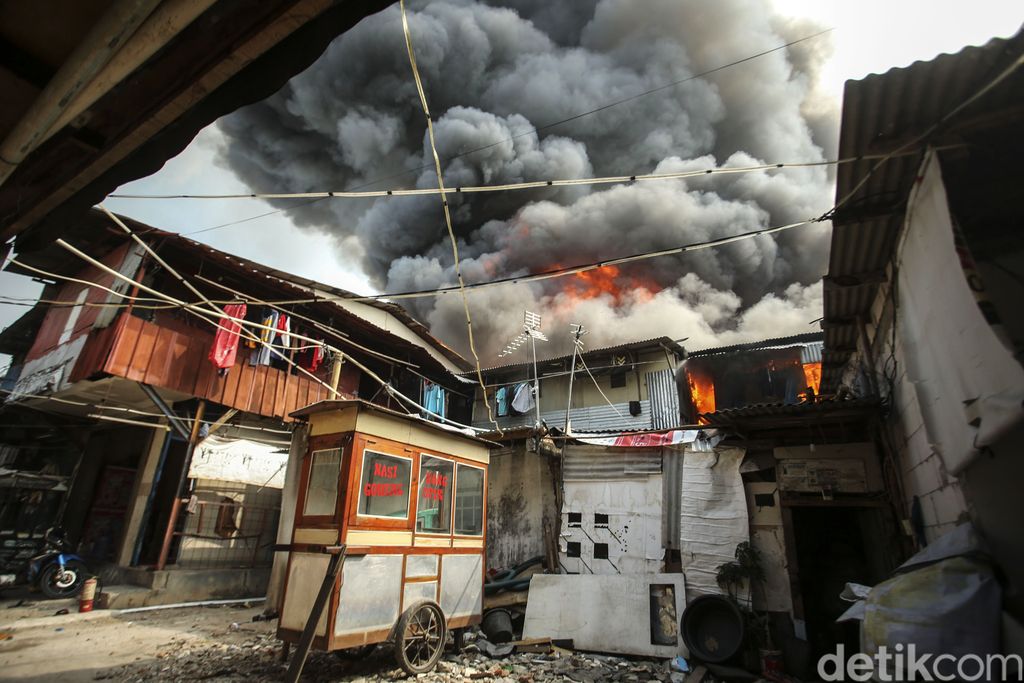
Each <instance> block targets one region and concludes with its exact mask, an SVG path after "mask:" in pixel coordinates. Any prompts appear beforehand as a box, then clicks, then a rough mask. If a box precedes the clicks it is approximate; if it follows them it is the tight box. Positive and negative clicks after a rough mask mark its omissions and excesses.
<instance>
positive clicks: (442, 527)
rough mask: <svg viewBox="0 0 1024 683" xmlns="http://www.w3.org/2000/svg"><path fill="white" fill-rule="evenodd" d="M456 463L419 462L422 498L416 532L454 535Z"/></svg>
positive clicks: (417, 512)
mask: <svg viewBox="0 0 1024 683" xmlns="http://www.w3.org/2000/svg"><path fill="white" fill-rule="evenodd" d="M454 468H455V463H453V462H451V461H450V460H442V459H441V458H432V457H430V456H429V455H424V456H423V457H422V459H421V460H420V488H419V491H420V495H419V501H418V502H417V504H416V531H423V532H426V533H428V534H449V533H451V531H452V519H451V516H452V474H454Z"/></svg>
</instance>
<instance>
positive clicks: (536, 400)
mask: <svg viewBox="0 0 1024 683" xmlns="http://www.w3.org/2000/svg"><path fill="white" fill-rule="evenodd" d="M530 348H531V349H532V350H533V404H534V407H535V408H536V409H537V422H536V424H535V425H534V427H535V428H536V429H540V377H538V376H537V340H536V339H535V338H534V336H533V335H532V334H531V335H530Z"/></svg>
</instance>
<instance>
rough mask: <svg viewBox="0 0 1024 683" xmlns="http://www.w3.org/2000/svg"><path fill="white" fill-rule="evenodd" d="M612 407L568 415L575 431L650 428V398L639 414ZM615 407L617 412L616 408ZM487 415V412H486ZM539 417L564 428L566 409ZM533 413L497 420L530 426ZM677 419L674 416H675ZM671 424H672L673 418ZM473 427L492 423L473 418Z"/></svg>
mask: <svg viewBox="0 0 1024 683" xmlns="http://www.w3.org/2000/svg"><path fill="white" fill-rule="evenodd" d="M613 405H614V406H615V407H614V408H612V406H610V405H608V404H607V403H605V404H602V405H599V406H588V407H586V408H573V409H572V410H571V411H570V412H569V419H570V421H571V422H572V428H573V430H574V431H613V430H623V431H627V430H631V429H651V427H652V422H651V402H650V401H640V414H639V415H637V416H636V417H634V416H632V415H630V414H629V403H615V404H613ZM616 411H618V412H616ZM485 417H486V415H485ZM540 418H541V419H542V420H543V421H544V422H545V423H546V424H547V426H548V427H558V428H559V429H564V428H565V411H564V410H549V411H546V412H543V413H541V414H540ZM534 419H535V418H534V414H533V413H529V414H527V415H514V416H510V417H500V418H498V424H499V425H501V428H502V429H513V428H515V427H532V426H533V422H534ZM676 421H677V420H676ZM676 421H673V423H672V424H671V425H670V426H675V422H676ZM473 426H474V427H480V428H482V429H487V428H488V427H490V426H491V423H490V422H488V421H487V420H486V419H484V420H475V421H474V422H473Z"/></svg>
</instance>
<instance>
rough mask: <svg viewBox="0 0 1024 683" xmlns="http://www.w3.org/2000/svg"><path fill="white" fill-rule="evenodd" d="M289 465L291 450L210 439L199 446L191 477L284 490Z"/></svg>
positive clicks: (193, 460)
mask: <svg viewBox="0 0 1024 683" xmlns="http://www.w3.org/2000/svg"><path fill="white" fill-rule="evenodd" d="M287 463H288V449H287V448H283V449H282V448H280V447H278V446H268V445H267V444H262V443H257V442H255V441H248V440H247V439H225V438H221V437H217V436H209V437H207V438H205V439H203V440H202V441H200V442H199V445H197V446H196V450H195V453H193V454H192V464H191V465H190V466H189V469H188V476H190V477H192V478H193V479H216V480H218V481H232V482H237V483H240V484H252V485H254V486H262V487H266V488H272V489H280V488H284V471H285V466H286V465H287Z"/></svg>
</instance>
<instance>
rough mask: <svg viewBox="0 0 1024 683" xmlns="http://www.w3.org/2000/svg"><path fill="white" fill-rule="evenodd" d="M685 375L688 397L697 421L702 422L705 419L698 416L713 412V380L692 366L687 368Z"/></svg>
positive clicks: (704, 421)
mask: <svg viewBox="0 0 1024 683" xmlns="http://www.w3.org/2000/svg"><path fill="white" fill-rule="evenodd" d="M686 377H687V380H688V381H689V383H690V398H691V399H693V407H694V411H695V412H696V414H697V422H698V423H699V424H704V423H706V422H707V420H705V419H704V418H702V417H700V416H701V415H703V414H704V413H713V412H715V382H714V380H713V379H711V377H710V375H705V374H704V373H701V372H695V371H694V369H692V368H687V370H686Z"/></svg>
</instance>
